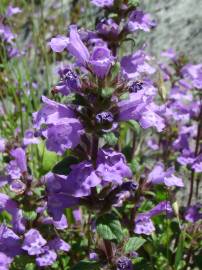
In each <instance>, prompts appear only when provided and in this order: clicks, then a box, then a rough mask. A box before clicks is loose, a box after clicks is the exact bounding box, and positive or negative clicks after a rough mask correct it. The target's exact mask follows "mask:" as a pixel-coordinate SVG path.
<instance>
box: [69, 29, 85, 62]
mask: <svg viewBox="0 0 202 270" xmlns="http://www.w3.org/2000/svg"><path fill="white" fill-rule="evenodd" d="M69 28H70V33H69V43H68V45H67V49H68V51H69V52H70V53H71V54H72V55H73V56H74V57H75V58H76V59H77V61H78V62H79V63H80V64H82V65H84V66H85V65H86V63H87V62H88V61H89V59H90V54H89V51H88V49H87V47H86V46H85V45H84V43H83V42H82V40H81V38H80V36H79V33H78V30H77V26H76V25H70V27H69Z"/></svg>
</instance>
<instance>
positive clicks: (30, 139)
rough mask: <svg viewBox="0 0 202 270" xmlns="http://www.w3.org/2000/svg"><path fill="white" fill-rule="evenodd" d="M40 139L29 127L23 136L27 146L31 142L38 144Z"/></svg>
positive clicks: (24, 143)
mask: <svg viewBox="0 0 202 270" xmlns="http://www.w3.org/2000/svg"><path fill="white" fill-rule="evenodd" d="M39 142H40V140H39V139H38V138H36V137H35V136H34V131H33V130H31V129H28V130H26V131H25V135H24V138H23V145H24V146H27V145H30V144H38V143H39Z"/></svg>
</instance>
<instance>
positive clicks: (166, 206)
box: [134, 201, 173, 235]
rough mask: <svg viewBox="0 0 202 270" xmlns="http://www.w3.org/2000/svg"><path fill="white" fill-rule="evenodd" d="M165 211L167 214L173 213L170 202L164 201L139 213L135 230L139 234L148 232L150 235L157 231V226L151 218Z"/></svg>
mask: <svg viewBox="0 0 202 270" xmlns="http://www.w3.org/2000/svg"><path fill="white" fill-rule="evenodd" d="M163 212H164V213H165V214H166V215H170V214H172V213H173V210H172V207H171V205H170V202H168V201H162V202H160V203H159V204H157V205H156V206H155V207H153V208H152V209H151V210H149V211H147V212H145V213H141V214H138V216H137V217H136V219H135V230H134V232H135V233H137V234H146V235H150V234H152V232H154V231H155V227H154V225H153V222H152V220H151V218H152V217H153V216H156V215H159V214H161V213H163Z"/></svg>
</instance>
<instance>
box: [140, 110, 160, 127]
mask: <svg viewBox="0 0 202 270" xmlns="http://www.w3.org/2000/svg"><path fill="white" fill-rule="evenodd" d="M139 123H140V125H141V126H142V127H143V128H150V127H155V128H156V129H157V131H158V132H161V131H163V129H164V128H165V123H164V119H163V118H162V117H161V116H160V115H159V114H158V113H156V112H155V111H154V110H152V108H151V109H150V108H149V106H148V107H147V108H146V110H145V111H144V112H143V113H142V115H141V118H140V119H139Z"/></svg>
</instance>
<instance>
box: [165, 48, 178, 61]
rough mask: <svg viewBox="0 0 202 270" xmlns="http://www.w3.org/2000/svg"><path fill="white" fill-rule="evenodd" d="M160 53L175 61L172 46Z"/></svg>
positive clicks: (175, 56)
mask: <svg viewBox="0 0 202 270" xmlns="http://www.w3.org/2000/svg"><path fill="white" fill-rule="evenodd" d="M161 55H162V56H165V57H167V58H169V59H171V60H173V61H175V60H176V58H177V55H176V52H175V51H174V50H173V49H172V48H169V49H168V50H167V51H164V52H162V53H161Z"/></svg>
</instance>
